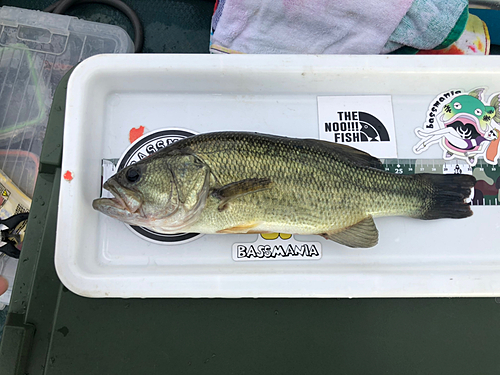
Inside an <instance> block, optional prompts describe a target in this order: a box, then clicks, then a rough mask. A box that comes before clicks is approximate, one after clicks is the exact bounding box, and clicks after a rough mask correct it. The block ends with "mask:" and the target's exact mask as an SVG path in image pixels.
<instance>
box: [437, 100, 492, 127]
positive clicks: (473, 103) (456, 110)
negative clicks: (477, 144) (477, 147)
mask: <svg viewBox="0 0 500 375" xmlns="http://www.w3.org/2000/svg"><path fill="white" fill-rule="evenodd" d="M494 115H495V108H494V107H492V106H486V105H484V104H483V103H482V102H481V100H479V99H477V98H475V97H474V96H471V95H459V96H456V97H455V98H453V99H452V101H451V102H450V103H448V104H446V105H445V106H444V107H443V116H442V120H443V122H444V123H445V126H446V124H449V123H451V122H452V121H454V120H455V119H456V118H457V117H460V116H464V117H468V118H469V120H471V121H473V122H474V125H475V127H476V128H477V131H478V132H479V133H481V134H484V133H486V130H487V128H488V126H489V124H490V122H491V120H492V118H493V117H494Z"/></svg>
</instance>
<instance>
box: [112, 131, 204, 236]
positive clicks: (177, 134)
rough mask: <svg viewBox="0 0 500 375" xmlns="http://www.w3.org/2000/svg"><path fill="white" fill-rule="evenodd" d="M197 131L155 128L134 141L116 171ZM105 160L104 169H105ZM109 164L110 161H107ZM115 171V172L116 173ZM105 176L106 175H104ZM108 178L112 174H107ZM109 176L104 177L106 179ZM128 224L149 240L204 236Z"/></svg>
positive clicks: (118, 163) (136, 232) (117, 165)
mask: <svg viewBox="0 0 500 375" xmlns="http://www.w3.org/2000/svg"><path fill="white" fill-rule="evenodd" d="M195 134H196V133H194V132H192V131H190V130H184V129H162V130H155V131H153V132H151V133H148V134H145V135H143V136H142V137H140V138H139V139H137V140H136V141H135V142H133V143H132V144H131V145H130V146H129V148H127V150H125V152H124V154H123V156H122V157H121V158H120V159H119V160H118V162H117V164H116V168H114V169H115V171H114V173H116V172H118V171H120V170H121V169H123V168H125V167H127V166H129V165H131V164H134V163H136V162H138V161H139V160H142V159H144V158H146V157H148V156H149V155H152V154H153V153H155V152H156V151H159V150H161V149H162V148H164V147H166V146H168V145H170V144H172V143H174V142H176V141H178V140H180V139H183V138H186V137H190V136H192V135H195ZM104 162H105V161H103V170H104ZM107 164H108V165H109V161H108V163H107ZM114 173H113V174H114ZM103 177H105V176H103ZM106 177H107V178H109V177H111V175H109V176H106ZM107 178H104V180H106V179H107ZM127 226H128V227H129V228H130V229H131V230H132V231H133V232H134V233H135V234H137V235H139V237H141V238H144V239H146V240H148V241H151V242H155V243H162V244H182V243H185V242H188V241H193V240H195V239H197V238H199V237H201V236H202V234H198V233H179V234H163V233H158V232H155V231H153V230H151V229H148V228H144V227H140V226H134V225H128V224H127Z"/></svg>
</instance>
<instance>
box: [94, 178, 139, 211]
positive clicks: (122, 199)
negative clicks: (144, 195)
mask: <svg viewBox="0 0 500 375" xmlns="http://www.w3.org/2000/svg"><path fill="white" fill-rule="evenodd" d="M103 188H104V189H106V190H108V191H109V192H110V193H111V194H113V196H114V197H113V198H99V199H95V200H94V201H93V202H92V207H93V208H94V209H95V210H98V211H101V212H103V213H105V214H108V215H109V214H110V212H114V213H120V214H121V215H123V214H129V215H130V214H139V215H140V216H144V213H143V212H142V211H143V210H142V199H140V198H139V197H138V195H137V194H136V193H135V192H133V191H131V190H129V189H126V188H124V187H122V186H121V185H119V184H118V183H117V182H116V181H115V180H114V179H109V180H108V181H106V182H105V183H104V185H103ZM121 215H120V216H121ZM115 216H116V215H115Z"/></svg>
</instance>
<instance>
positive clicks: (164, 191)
mask: <svg viewBox="0 0 500 375" xmlns="http://www.w3.org/2000/svg"><path fill="white" fill-rule="evenodd" d="M103 187H104V189H106V190H108V191H110V192H111V193H112V194H113V195H114V198H99V199H96V200H94V201H93V203H92V206H93V208H94V209H96V210H98V211H100V212H102V213H103V214H105V215H107V216H110V217H112V218H114V219H118V220H120V221H123V222H125V223H127V224H130V225H138V226H143V227H147V228H151V229H153V230H156V231H159V232H162V233H179V232H180V231H182V228H183V227H185V226H186V225H187V224H188V223H190V222H192V219H193V216H196V215H198V214H199V212H200V210H201V208H202V207H203V205H204V203H205V199H206V195H207V192H208V171H207V170H206V166H205V164H203V163H199V162H198V161H197V160H193V157H192V156H171V157H169V156H166V157H149V158H146V159H143V160H141V161H139V162H138V163H135V164H132V165H130V166H128V167H126V168H124V169H122V170H120V171H119V172H118V173H117V174H115V175H114V176H113V177H111V178H110V179H109V180H108V181H106V182H105V184H104V185H103Z"/></svg>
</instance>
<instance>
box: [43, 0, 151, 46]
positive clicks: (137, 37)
mask: <svg viewBox="0 0 500 375" xmlns="http://www.w3.org/2000/svg"><path fill="white" fill-rule="evenodd" d="M89 3H94V4H95V3H99V4H104V5H109V6H112V7H114V8H116V9H118V10H119V11H121V12H122V13H123V14H125V15H126V16H127V17H128V18H129V20H130V22H132V26H133V27H134V46H135V52H141V51H142V46H143V44H144V30H143V28H142V24H141V21H140V20H139V17H138V16H137V14H136V13H135V12H134V11H133V10H132V8H130V7H129V6H128V5H127V4H125V3H124V2H123V1H121V0H59V1H57V2H55V3H54V4H52V5H50V6H48V7H47V8H45V9H44V11H45V12H52V13H57V14H63V13H64V12H66V11H67V10H68V9H69V8H71V7H72V6H73V5H76V4H89Z"/></svg>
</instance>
